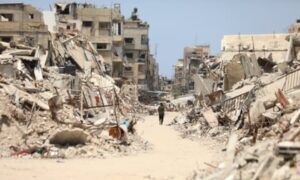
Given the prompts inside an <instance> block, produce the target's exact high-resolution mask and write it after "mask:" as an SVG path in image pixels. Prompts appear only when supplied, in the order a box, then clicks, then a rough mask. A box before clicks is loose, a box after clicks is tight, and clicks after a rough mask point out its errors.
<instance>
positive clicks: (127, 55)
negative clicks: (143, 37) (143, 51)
mask: <svg viewBox="0 0 300 180" xmlns="http://www.w3.org/2000/svg"><path fill="white" fill-rule="evenodd" d="M125 56H126V57H127V58H129V59H133V53H125Z"/></svg>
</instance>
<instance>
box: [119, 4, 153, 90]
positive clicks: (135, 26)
mask: <svg viewBox="0 0 300 180" xmlns="http://www.w3.org/2000/svg"><path fill="white" fill-rule="evenodd" d="M124 55H125V58H126V60H125V64H124V66H125V67H124V77H126V78H127V79H129V80H131V81H132V82H133V83H136V84H137V85H138V87H139V88H140V89H143V90H147V89H148V84H147V80H148V79H147V78H150V77H149V76H147V71H148V65H149V59H150V54H149V24H148V23H147V22H143V21H142V20H141V19H140V18H139V16H138V10H137V9H136V8H135V9H134V11H133V12H132V15H131V17H130V18H128V19H126V20H125V22H124ZM148 75H149V74H148Z"/></svg>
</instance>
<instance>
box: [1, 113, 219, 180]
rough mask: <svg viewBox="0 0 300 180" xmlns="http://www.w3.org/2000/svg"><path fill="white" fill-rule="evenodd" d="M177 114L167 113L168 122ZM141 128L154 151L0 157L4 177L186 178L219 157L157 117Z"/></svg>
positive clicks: (72, 179)
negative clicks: (66, 156) (65, 157)
mask: <svg viewBox="0 0 300 180" xmlns="http://www.w3.org/2000/svg"><path fill="white" fill-rule="evenodd" d="M175 115H176V113H167V115H166V122H165V123H168V122H170V121H171V120H172V119H173V117H174V116H175ZM137 130H138V133H139V134H140V135H141V136H142V137H143V138H144V139H146V140H147V141H149V143H151V144H152V145H153V150H150V151H149V152H147V153H140V154H138V155H131V156H126V157H115V158H109V159H71V160H61V161H57V160H35V159H34V160H32V159H0V179H3V180H4V179H5V180H16V179H20V180H24V179H26V180H30V179H43V180H53V179H63V180H69V179H70V180H77V179H78V180H82V179H94V180H96V179H126V180H127V179H185V178H186V177H187V176H189V175H190V174H191V173H192V172H193V170H194V169H195V168H197V167H198V168H199V167H200V168H206V167H205V165H204V164H203V163H204V162H210V161H212V160H214V159H215V158H216V157H215V155H216V154H213V152H212V151H211V150H210V149H209V148H208V147H207V146H206V145H204V144H205V143H203V142H193V141H191V140H188V139H182V138H181V137H180V136H179V133H178V132H176V131H175V130H173V129H172V128H171V127H168V126H165V125H164V126H160V125H158V119H157V117H156V116H148V117H146V118H145V121H144V122H141V123H139V124H138V126H137ZM206 144H207V142H206Z"/></svg>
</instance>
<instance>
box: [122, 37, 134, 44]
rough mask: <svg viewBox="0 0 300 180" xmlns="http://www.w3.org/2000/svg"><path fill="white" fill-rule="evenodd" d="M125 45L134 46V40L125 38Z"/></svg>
mask: <svg viewBox="0 0 300 180" xmlns="http://www.w3.org/2000/svg"><path fill="white" fill-rule="evenodd" d="M124 40H125V44H133V38H125V39H124Z"/></svg>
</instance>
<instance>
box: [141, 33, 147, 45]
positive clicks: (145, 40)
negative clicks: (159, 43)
mask: <svg viewBox="0 0 300 180" xmlns="http://www.w3.org/2000/svg"><path fill="white" fill-rule="evenodd" d="M141 44H148V36H147V35H145V34H143V35H142V36H141Z"/></svg>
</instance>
